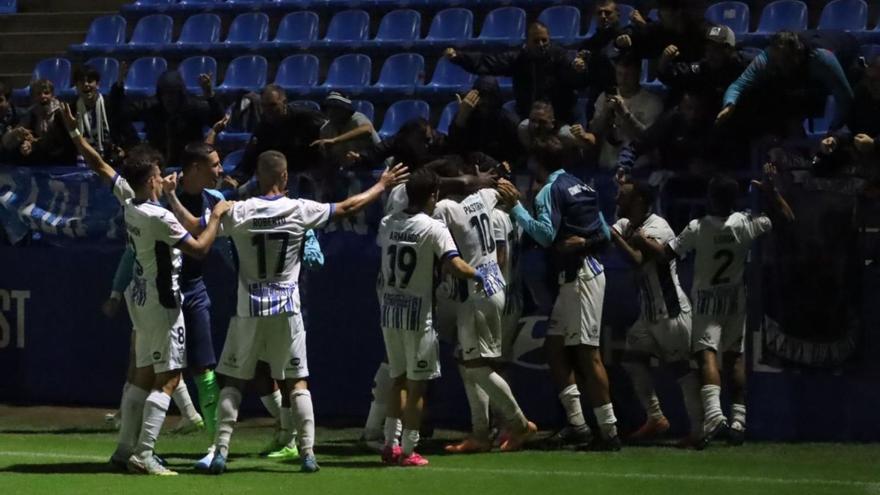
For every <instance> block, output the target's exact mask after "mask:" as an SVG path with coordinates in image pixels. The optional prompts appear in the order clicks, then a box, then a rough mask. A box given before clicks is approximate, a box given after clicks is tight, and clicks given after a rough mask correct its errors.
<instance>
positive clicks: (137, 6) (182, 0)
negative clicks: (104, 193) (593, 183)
mask: <svg viewBox="0 0 880 495" xmlns="http://www.w3.org/2000/svg"><path fill="white" fill-rule="evenodd" d="M554 3H559V2H558V0H137V1H135V2H132V3H130V4H126V5H124V6H123V7H122V11H123V12H128V13H138V14H149V13H161V12H171V13H175V12H204V11H222V12H242V11H250V10H259V11H271V10H282V11H286V10H300V9H309V8H311V9H329V10H338V9H343V8H352V7H357V8H364V9H393V8H416V9H425V8H437V9H440V8H444V7H456V6H465V7H474V8H477V7H479V8H485V7H493V6H509V5H522V6H528V7H533V6H536V5H537V6H540V5H552V4H554Z"/></svg>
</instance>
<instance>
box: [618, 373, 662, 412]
mask: <svg viewBox="0 0 880 495" xmlns="http://www.w3.org/2000/svg"><path fill="white" fill-rule="evenodd" d="M623 367H624V368H625V369H626V371H627V373H629V376H630V378H631V379H632V383H633V389H635V393H636V397H638V399H639V402H640V403H641V404H642V407H643V408H645V412H646V413H647V414H648V417H649V418H651V419H654V420H659V419H662V418H663V410H662V409H661V408H660V400H659V399H658V398H657V394H656V393H655V392H654V380H653V378H651V371H650V370H649V369H648V367H647V366H645V364H644V363H636V362H626V363H624V365H623Z"/></svg>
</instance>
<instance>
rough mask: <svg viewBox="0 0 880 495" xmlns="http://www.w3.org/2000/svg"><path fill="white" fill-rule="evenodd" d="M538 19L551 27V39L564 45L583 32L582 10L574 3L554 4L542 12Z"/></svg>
mask: <svg viewBox="0 0 880 495" xmlns="http://www.w3.org/2000/svg"><path fill="white" fill-rule="evenodd" d="M538 20H539V21H541V22H543V23H544V24H545V25H547V27H548V28H549V29H550V39H551V40H553V41H555V42H557V43H561V44H563V45H565V44H570V43H572V42H574V41H575V40H576V39H577V38H578V36H579V35H580V34H581V33H580V30H581V11H580V10H578V8H577V7H574V6H572V5H554V6H553V7H548V8H546V9H544V11H543V12H541V15H539V16H538Z"/></svg>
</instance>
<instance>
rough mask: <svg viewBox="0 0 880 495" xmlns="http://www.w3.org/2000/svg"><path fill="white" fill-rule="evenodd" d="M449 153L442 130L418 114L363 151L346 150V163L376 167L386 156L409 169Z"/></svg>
mask: <svg viewBox="0 0 880 495" xmlns="http://www.w3.org/2000/svg"><path fill="white" fill-rule="evenodd" d="M447 154H449V146H448V143H447V141H446V139H445V136H443V134H441V133H439V132H437V130H436V129H434V127H432V126H431V124H430V123H429V122H428V121H427V120H425V119H423V118H421V117H419V118H416V119H413V120H410V121H409V122H407V123H405V124H403V125H402V126H401V127H400V130H399V131H397V134H395V135H393V136H391V137H390V138H388V139H385V140H383V141H381V142H380V143H378V144H376V145H374V146H373V147H372V148H370V149H368V150H364V151H363V152H360V153H358V152H354V151H350V152H349V153H348V154H347V155H346V160H345V161H346V164H348V165H350V166H355V167H379V166H381V165H382V163H383V162H384V161H385V160H387V159H388V158H390V157H392V156H393V157H394V161H395V162H398V163H403V164H404V165H406V166H407V167H409V169H410V171H411V172H412V171H415V170H416V169H418V168H421V167H422V166H423V165H425V164H426V163H429V162H432V161H434V160H437V159H438V158H440V157H442V156H444V155H447Z"/></svg>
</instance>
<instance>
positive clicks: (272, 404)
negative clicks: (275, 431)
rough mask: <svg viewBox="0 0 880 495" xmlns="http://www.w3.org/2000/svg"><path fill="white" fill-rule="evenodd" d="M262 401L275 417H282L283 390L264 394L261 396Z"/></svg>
mask: <svg viewBox="0 0 880 495" xmlns="http://www.w3.org/2000/svg"><path fill="white" fill-rule="evenodd" d="M260 402H262V403H263V407H265V408H266V411H268V413H269V415H270V416H272V417H273V418H275V419H278V420H280V419H281V416H280V415H281V391H280V390H276V391H274V392H272V393H271V394H267V395H264V396H262V397H260Z"/></svg>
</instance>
